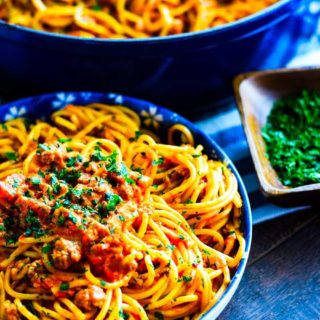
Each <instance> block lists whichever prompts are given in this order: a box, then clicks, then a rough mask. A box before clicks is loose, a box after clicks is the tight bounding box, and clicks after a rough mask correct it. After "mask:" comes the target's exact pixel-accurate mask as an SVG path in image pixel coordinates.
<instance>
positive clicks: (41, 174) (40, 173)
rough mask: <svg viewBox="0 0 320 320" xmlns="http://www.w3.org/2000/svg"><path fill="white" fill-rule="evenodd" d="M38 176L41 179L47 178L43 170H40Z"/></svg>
mask: <svg viewBox="0 0 320 320" xmlns="http://www.w3.org/2000/svg"><path fill="white" fill-rule="evenodd" d="M38 175H39V176H40V177H41V178H44V177H45V174H44V173H43V172H42V171H41V170H38Z"/></svg>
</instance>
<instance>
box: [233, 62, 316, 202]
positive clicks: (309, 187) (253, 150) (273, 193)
mask: <svg viewBox="0 0 320 320" xmlns="http://www.w3.org/2000/svg"><path fill="white" fill-rule="evenodd" d="M308 71H318V72H319V74H320V67H319V66H307V67H298V68H280V69H270V70H263V71H251V72H245V73H241V74H239V75H237V76H236V77H235V78H234V79H233V90H234V93H235V100H236V104H237V106H238V110H239V113H240V116H241V122H242V125H243V128H244V131H245V134H246V137H247V142H248V145H249V150H250V154H251V157H252V159H253V163H254V168H255V171H256V174H257V176H258V179H259V183H260V188H261V191H262V192H263V193H264V194H265V195H266V196H268V197H273V198H280V197H282V196H286V195H291V194H304V193H306V192H308V191H317V190H320V183H312V184H306V185H303V186H299V187H294V188H288V187H285V186H284V185H283V184H282V183H281V181H279V182H280V183H281V185H283V188H282V187H275V186H273V185H272V184H270V183H269V180H268V179H267V178H266V176H265V174H264V173H263V170H262V162H261V157H260V156H259V155H258V152H257V145H256V143H255V142H254V139H253V137H252V132H251V130H250V126H249V125H248V122H247V117H246V115H245V109H246V105H245V104H244V103H243V100H242V96H241V93H240V91H241V90H240V87H241V84H242V83H243V82H245V81H247V80H249V79H254V78H258V77H260V76H268V75H276V74H280V75H281V74H288V73H305V72H308ZM259 135H261V131H260V133H259ZM266 160H267V162H268V163H269V164H270V161H269V159H268V158H267V157H266ZM270 167H271V168H272V166H271V164H270ZM275 173H276V171H275Z"/></svg>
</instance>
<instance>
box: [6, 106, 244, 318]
mask: <svg viewBox="0 0 320 320" xmlns="http://www.w3.org/2000/svg"><path fill="white" fill-rule="evenodd" d="M177 133H180V134H181V137H182V138H181V140H182V141H184V142H185V144H182V145H181V146H175V145H172V144H171V145H169V144H163V143H161V142H160V141H158V139H157V137H152V136H151V135H149V134H147V133H144V132H143V131H141V129H140V120H139V117H138V115H137V114H135V113H134V112H133V111H132V110H130V109H128V108H125V107H121V106H117V107H111V106H108V105H104V104H99V103H94V104H91V105H88V106H84V107H83V106H73V105H69V106H67V107H66V108H64V109H62V110H59V111H57V112H55V113H53V114H52V117H51V123H47V122H43V121H40V120H38V121H36V122H34V123H30V122H28V121H26V120H24V119H21V118H20V119H15V120H11V121H8V122H6V123H4V124H3V125H2V126H1V128H0V141H2V143H1V149H0V318H1V319H2V318H4V319H6V318H9V316H16V318H17V319H18V318H19V317H20V316H23V317H24V318H26V319H32V320H33V319H58V320H63V319H99V320H102V319H119V318H124V319H180V318H184V319H196V318H198V317H199V316H200V315H201V313H203V312H205V311H207V310H208V309H209V308H210V307H211V306H212V305H214V304H215V303H216V302H217V301H218V300H219V298H220V297H221V296H222V294H223V292H224V291H225V290H226V288H227V286H228V284H229V282H230V279H231V277H232V273H233V271H234V270H235V269H236V268H237V266H238V264H239V262H240V260H241V258H242V255H243V252H244V246H245V240H244V238H243V236H242V233H241V230H240V221H241V206H242V200H241V197H240V196H239V194H238V186H237V180H236V178H235V177H234V175H233V174H232V173H231V171H230V170H229V169H228V168H227V167H226V166H225V164H223V163H221V162H219V161H214V160H209V159H208V157H207V156H206V155H204V154H203V153H202V149H203V147H202V146H201V145H199V146H193V137H192V134H191V133H190V132H189V130H188V129H187V128H186V127H184V126H182V125H174V126H173V127H171V128H170V129H169V132H168V137H169V140H170V142H173V138H174V136H175V135H176V134H177Z"/></svg>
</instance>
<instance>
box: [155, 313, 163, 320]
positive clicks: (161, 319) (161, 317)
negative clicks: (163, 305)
mask: <svg viewBox="0 0 320 320" xmlns="http://www.w3.org/2000/svg"><path fill="white" fill-rule="evenodd" d="M154 316H155V317H156V318H157V319H159V320H164V316H163V314H162V313H161V312H160V311H156V312H155V313H154Z"/></svg>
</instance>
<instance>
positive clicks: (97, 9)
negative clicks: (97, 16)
mask: <svg viewBox="0 0 320 320" xmlns="http://www.w3.org/2000/svg"><path fill="white" fill-rule="evenodd" d="M92 10H94V11H101V10H102V7H101V6H99V5H98V4H95V5H94V6H92Z"/></svg>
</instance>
